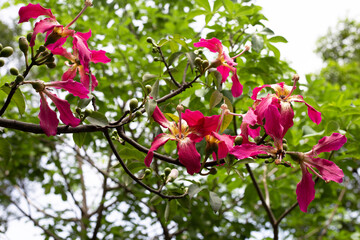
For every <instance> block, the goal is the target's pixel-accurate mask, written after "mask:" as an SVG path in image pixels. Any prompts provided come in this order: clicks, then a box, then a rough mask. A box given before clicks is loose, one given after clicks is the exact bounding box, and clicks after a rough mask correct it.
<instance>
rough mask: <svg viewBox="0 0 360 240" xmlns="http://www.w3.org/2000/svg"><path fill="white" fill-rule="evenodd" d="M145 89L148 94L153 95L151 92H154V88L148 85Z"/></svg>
mask: <svg viewBox="0 0 360 240" xmlns="http://www.w3.org/2000/svg"><path fill="white" fill-rule="evenodd" d="M145 89H146V94H149V93H151V91H152V86H150V85H146V86H145Z"/></svg>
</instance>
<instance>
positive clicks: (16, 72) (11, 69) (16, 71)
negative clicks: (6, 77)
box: [10, 67, 19, 76]
mask: <svg viewBox="0 0 360 240" xmlns="http://www.w3.org/2000/svg"><path fill="white" fill-rule="evenodd" d="M10 73H11V75H14V76H17V75H19V70H18V69H17V68H16V67H12V68H10Z"/></svg>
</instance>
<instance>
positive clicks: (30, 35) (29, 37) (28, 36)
mask: <svg viewBox="0 0 360 240" xmlns="http://www.w3.org/2000/svg"><path fill="white" fill-rule="evenodd" d="M32 35H33V34H32V32H30V33H28V34H27V35H26V40H27V41H28V42H30V41H31V38H32Z"/></svg>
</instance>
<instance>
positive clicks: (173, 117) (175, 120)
mask: <svg viewBox="0 0 360 240" xmlns="http://www.w3.org/2000/svg"><path fill="white" fill-rule="evenodd" d="M165 115H167V116H169V117H170V119H171V120H173V121H174V122H178V121H179V117H178V116H176V115H175V114H172V113H165Z"/></svg>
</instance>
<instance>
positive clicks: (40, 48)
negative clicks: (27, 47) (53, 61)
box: [38, 45, 46, 52]
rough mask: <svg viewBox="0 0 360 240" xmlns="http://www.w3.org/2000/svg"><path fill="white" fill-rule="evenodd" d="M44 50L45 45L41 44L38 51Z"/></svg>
mask: <svg viewBox="0 0 360 240" xmlns="http://www.w3.org/2000/svg"><path fill="white" fill-rule="evenodd" d="M45 50H46V47H45V46H43V45H41V46H40V47H39V49H38V51H39V52H44V51H45Z"/></svg>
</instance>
